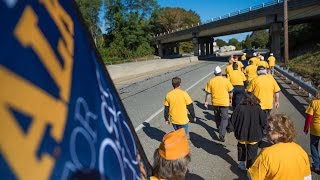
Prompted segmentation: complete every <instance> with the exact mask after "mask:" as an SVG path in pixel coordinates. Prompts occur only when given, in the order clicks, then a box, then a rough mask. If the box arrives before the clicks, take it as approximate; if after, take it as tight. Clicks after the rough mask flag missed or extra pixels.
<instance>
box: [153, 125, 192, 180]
mask: <svg viewBox="0 0 320 180" xmlns="http://www.w3.org/2000/svg"><path fill="white" fill-rule="evenodd" d="M153 158H154V160H153V170H152V171H153V172H152V173H153V176H151V177H150V180H158V179H168V180H171V179H174V180H183V179H184V177H185V175H186V172H187V170H188V164H189V163H190V161H191V157H190V150H189V145H188V140H187V136H186V133H185V131H184V130H183V129H178V130H176V131H172V132H170V133H168V134H166V135H165V136H164V137H163V140H162V142H161V144H160V146H159V148H158V149H156V150H155V152H154V155H153Z"/></svg>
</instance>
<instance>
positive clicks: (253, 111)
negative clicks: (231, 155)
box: [229, 93, 267, 170]
mask: <svg viewBox="0 0 320 180" xmlns="http://www.w3.org/2000/svg"><path fill="white" fill-rule="evenodd" d="M259 103H260V101H259V99H258V98H257V97H256V96H255V95H254V94H252V93H245V95H244V97H243V99H242V101H241V103H240V104H239V105H238V106H237V107H236V109H235V110H234V111H233V114H232V116H231V119H230V121H231V122H230V123H229V132H230V131H234V135H235V137H236V139H237V140H238V145H237V147H238V160H239V161H240V162H239V166H238V167H239V168H240V169H241V170H246V169H248V168H249V167H250V166H251V165H252V164H253V162H254V161H255V159H256V157H257V152H258V142H259V141H261V140H262V137H263V130H264V128H265V127H266V118H267V116H266V114H265V112H263V110H262V109H261V107H260V105H259Z"/></svg>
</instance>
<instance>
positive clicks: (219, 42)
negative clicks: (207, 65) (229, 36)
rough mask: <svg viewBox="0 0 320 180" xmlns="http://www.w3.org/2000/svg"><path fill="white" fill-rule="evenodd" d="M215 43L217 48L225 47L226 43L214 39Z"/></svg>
mask: <svg viewBox="0 0 320 180" xmlns="http://www.w3.org/2000/svg"><path fill="white" fill-rule="evenodd" d="M215 42H216V43H217V46H219V47H222V46H226V45H227V43H226V42H225V41H224V40H222V39H216V40H215Z"/></svg>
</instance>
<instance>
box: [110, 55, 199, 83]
mask: <svg viewBox="0 0 320 180" xmlns="http://www.w3.org/2000/svg"><path fill="white" fill-rule="evenodd" d="M196 61H198V57H197V56H191V57H182V58H177V59H157V60H149V61H141V62H131V63H124V64H117V65H108V66H107V70H108V72H109V74H110V76H111V79H112V80H116V79H120V78H125V77H131V76H137V75H140V74H144V73H148V72H153V71H159V70H164V69H167V68H171V67H174V66H178V65H183V64H187V63H191V62H196Z"/></svg>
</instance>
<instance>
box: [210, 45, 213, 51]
mask: <svg viewBox="0 0 320 180" xmlns="http://www.w3.org/2000/svg"><path fill="white" fill-rule="evenodd" d="M210 54H213V42H211V43H210Z"/></svg>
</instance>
